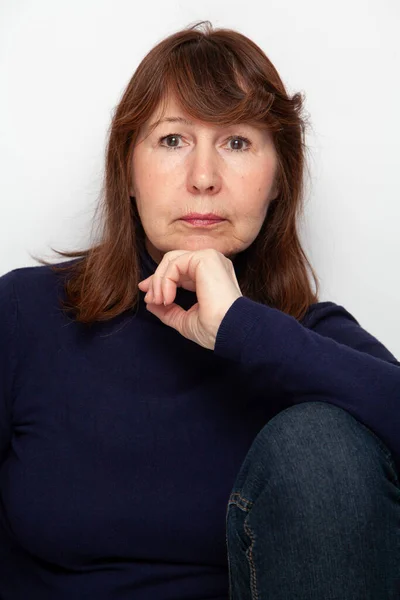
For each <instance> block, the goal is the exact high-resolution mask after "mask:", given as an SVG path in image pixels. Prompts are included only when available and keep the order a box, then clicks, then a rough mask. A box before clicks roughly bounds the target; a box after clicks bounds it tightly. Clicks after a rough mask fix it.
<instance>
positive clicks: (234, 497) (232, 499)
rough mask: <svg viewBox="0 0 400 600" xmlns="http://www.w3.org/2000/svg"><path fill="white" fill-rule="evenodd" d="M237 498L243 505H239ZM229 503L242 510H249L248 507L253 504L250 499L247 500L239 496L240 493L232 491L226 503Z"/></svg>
mask: <svg viewBox="0 0 400 600" xmlns="http://www.w3.org/2000/svg"><path fill="white" fill-rule="evenodd" d="M237 500H239V501H241V502H243V504H244V506H241V504H240V502H238V501H237ZM229 504H235V505H236V506H237V507H238V508H241V509H242V510H244V511H246V512H248V511H249V510H250V508H251V507H252V506H253V502H251V500H247V499H246V498H244V497H243V496H241V494H240V493H239V492H234V493H233V494H231V497H230V498H229V502H228V505H229Z"/></svg>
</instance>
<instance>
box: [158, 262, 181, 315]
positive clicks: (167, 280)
mask: <svg viewBox="0 0 400 600" xmlns="http://www.w3.org/2000/svg"><path fill="white" fill-rule="evenodd" d="M173 273H177V274H176V275H175V277H173ZM179 276H180V271H179V269H178V266H177V265H176V264H175V263H170V264H169V266H168V269H167V270H166V271H165V274H164V276H163V277H162V278H161V294H162V299H163V302H164V305H165V306H167V304H170V303H171V302H173V301H174V300H175V296H176V288H177V282H178V281H179Z"/></svg>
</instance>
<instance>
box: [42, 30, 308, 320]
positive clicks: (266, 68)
mask: <svg viewBox="0 0 400 600" xmlns="http://www.w3.org/2000/svg"><path fill="white" fill-rule="evenodd" d="M203 24H204V25H205V28H204V31H201V29H200V26H201V25H203ZM169 91H171V92H172V93H175V94H176V96H177V98H179V100H180V102H181V105H182V107H183V108H184V109H185V110H186V111H187V113H188V114H189V115H191V116H192V117H193V118H195V119H199V120H203V121H205V122H210V123H217V124H221V125H224V124H230V123H239V122H240V121H253V122H256V123H259V124H260V125H261V126H267V127H268V128H269V130H270V131H271V132H272V135H273V141H274V145H275V149H276V152H277V157H278V169H277V179H276V184H277V186H278V187H277V189H278V190H279V192H278V196H277V197H276V199H275V200H273V201H272V202H271V204H270V205H269V208H268V211H267V215H266V217H265V221H264V223H263V225H262V227H261V230H260V232H259V234H258V236H257V238H256V239H255V240H254V241H253V243H252V244H251V245H250V246H249V247H248V248H247V249H246V250H245V251H244V252H242V253H240V255H241V257H242V258H241V260H245V268H244V269H242V270H241V274H240V279H239V277H238V283H239V286H240V289H241V291H242V294H243V296H246V297H248V298H250V299H252V300H255V301H257V302H260V303H263V304H266V305H269V306H271V307H273V308H277V309H279V310H281V311H283V312H284V313H286V314H289V315H291V316H293V317H295V318H296V319H302V318H303V316H304V315H305V313H306V311H307V308H308V307H309V305H310V304H312V303H314V302H317V301H318V292H319V282H318V278H317V275H316V274H315V272H314V270H313V268H312V266H311V265H310V263H309V261H308V259H307V257H306V255H305V252H304V251H303V249H302V246H301V244H300V241H299V237H298V231H297V227H298V221H299V217H300V216H302V212H303V209H304V206H303V195H304V188H305V186H304V170H305V167H306V161H305V149H306V147H305V143H304V137H305V129H306V124H307V122H306V119H305V118H304V117H303V115H302V109H303V96H302V94H301V93H296V94H295V95H293V97H289V96H288V94H287V92H286V90H285V87H284V85H283V83H282V81H281V79H280V77H279V75H278V73H277V71H276V69H275V67H274V66H273V64H272V63H271V61H270V60H269V59H268V58H267V56H266V55H265V54H264V52H263V51H262V50H261V49H260V48H259V47H258V46H257V45H256V44H255V43H254V42H253V41H251V40H250V39H248V38H247V37H245V36H244V35H242V34H240V33H238V32H236V31H233V30H231V29H213V28H212V25H211V23H210V22H209V21H200V22H198V23H196V24H195V25H193V26H189V27H187V28H185V29H183V30H181V31H178V32H177V33H175V34H173V35H170V36H169V37H167V38H165V39H164V40H162V41H161V42H159V43H158V44H157V45H156V46H155V47H154V48H153V49H152V50H151V51H150V52H149V53H148V54H147V55H146V56H145V57H144V59H143V60H142V61H141V63H140V64H139V66H138V68H137V69H136V71H135V73H134V74H133V76H132V78H131V80H130V81H129V83H128V85H127V87H126V89H125V91H124V93H123V95H122V99H121V101H120V102H119V104H118V106H117V107H116V110H115V114H114V116H113V118H112V122H111V125H110V129H109V137H108V143H107V148H106V156H105V172H104V182H103V186H102V190H101V202H100V203H99V205H98V207H97V210H99V209H100V210H101V215H100V217H101V231H100V236H99V238H100V239H99V240H98V242H96V243H92V244H90V246H91V247H89V248H88V249H85V250H77V251H69V252H65V251H64V252H63V251H58V250H54V248H52V250H53V251H54V252H56V253H57V254H59V255H61V256H64V257H68V258H78V260H72V261H67V263H61V264H58V265H55V264H51V263H49V262H48V261H46V260H44V259H40V258H36V257H34V258H35V260H37V261H38V262H39V263H41V264H43V265H48V266H50V267H51V269H52V270H53V271H54V272H63V271H66V272H67V273H68V277H66V279H65V283H64V286H65V292H66V300H65V301H64V300H61V302H62V308H63V309H65V310H67V311H72V312H73V314H74V318H75V319H76V320H77V321H79V322H82V323H93V322H95V321H107V320H109V319H112V318H113V317H115V316H117V315H119V314H120V313H122V312H123V311H126V310H130V309H132V308H135V306H138V300H139V293H140V290H139V288H138V283H139V280H140V279H139V278H140V262H139V261H140V256H139V249H140V248H141V247H143V244H144V239H145V234H144V231H143V227H142V225H141V222H140V218H139V215H138V212H137V208H136V202H135V199H134V198H131V197H130V195H129V189H130V186H131V180H132V153H133V148H134V144H135V140H136V139H137V137H138V134H139V130H140V128H141V127H142V125H144V124H145V123H147V122H148V119H149V118H150V116H151V115H152V114H153V111H154V110H156V108H157V107H158V106H159V105H161V106H163V102H164V100H165V99H166V97H167V94H168V92H169ZM160 103H161V104H160ZM95 221H96V220H94V221H93V226H94V225H95ZM92 232H93V230H92ZM307 269H309V270H310V273H311V275H312V277H313V279H314V283H315V286H316V291H315V293H314V292H313V291H312V289H311V286H310V281H309V279H308V272H307Z"/></svg>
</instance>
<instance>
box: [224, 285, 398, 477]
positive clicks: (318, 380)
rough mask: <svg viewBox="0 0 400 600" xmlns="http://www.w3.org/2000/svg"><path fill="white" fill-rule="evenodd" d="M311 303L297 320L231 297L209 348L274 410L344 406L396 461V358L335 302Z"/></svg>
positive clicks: (251, 302) (266, 307)
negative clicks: (275, 403) (274, 403)
mask: <svg viewBox="0 0 400 600" xmlns="http://www.w3.org/2000/svg"><path fill="white" fill-rule="evenodd" d="M312 307H315V308H314V309H313V310H309V313H308V314H307V315H306V317H305V318H304V319H303V322H299V321H297V320H296V319H295V318H294V317H291V316H290V315H287V314H285V313H283V312H282V311H280V310H277V309H274V308H270V307H268V306H265V305H263V304H260V303H258V302H254V301H253V300H250V299H249V298H246V297H241V298H238V299H237V300H236V301H235V302H234V303H233V304H232V306H231V307H230V309H229V310H228V312H227V313H226V315H225V317H224V319H223V321H222V323H221V325H220V327H219V330H218V334H217V339H216V344H215V349H214V352H215V353H216V354H218V355H219V356H222V357H224V358H227V359H230V360H232V361H234V362H236V363H239V364H240V369H241V370H243V373H244V374H245V376H246V377H247V378H248V385H249V390H250V392H254V393H256V394H260V393H261V394H264V395H265V398H266V401H267V398H268V396H270V397H271V398H273V396H274V395H275V396H276V397H279V398H280V399H281V400H282V402H283V406H282V402H281V403H280V406H279V410H283V409H284V408H287V407H288V406H291V405H294V404H297V403H300V402H309V401H312V400H315V401H325V402H330V403H331V404H335V405H337V406H339V407H340V408H343V409H345V410H347V411H348V412H349V413H351V414H352V415H353V416H354V417H355V418H356V419H358V420H359V421H361V422H362V423H363V424H364V425H366V426H367V427H368V428H369V429H371V430H372V431H373V432H374V433H375V434H376V435H378V437H380V438H381V439H382V441H383V442H384V443H385V444H386V445H387V447H388V448H389V450H390V451H391V452H392V454H393V458H394V460H395V462H396V463H397V466H400V363H399V362H398V361H397V360H396V358H395V357H394V356H393V355H392V354H391V353H390V352H389V351H388V350H387V349H386V348H385V347H384V346H383V345H382V344H381V343H380V342H379V341H378V340H377V339H376V338H374V337H373V336H372V335H371V334H369V333H368V332H367V331H365V330H364V329H362V328H361V327H360V325H359V323H358V322H357V321H356V319H355V318H354V317H353V316H352V315H351V314H350V313H348V312H347V311H346V310H345V309H344V308H343V307H342V306H339V305H336V304H334V303H332V302H322V303H319V304H316V305H312ZM270 392H271V394H270ZM279 410H277V412H279Z"/></svg>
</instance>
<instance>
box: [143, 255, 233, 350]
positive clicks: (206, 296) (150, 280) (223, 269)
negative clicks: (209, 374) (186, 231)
mask: <svg viewBox="0 0 400 600" xmlns="http://www.w3.org/2000/svg"><path fill="white" fill-rule="evenodd" d="M177 287H183V288H184V289H185V290H190V291H191V292H196V296H197V300H198V302H196V304H194V305H193V306H192V307H191V308H190V309H189V310H187V311H186V310H184V309H183V308H181V307H180V306H179V305H178V304H176V303H174V299H175V296H176V289H177ZM139 289H141V290H142V292H147V293H146V296H145V298H144V299H145V302H147V303H148V304H147V307H146V308H147V310H149V311H150V312H151V313H153V314H154V315H155V316H156V317H158V318H159V319H160V321H162V322H163V323H165V324H166V325H168V326H169V327H173V328H174V329H176V331H178V332H179V333H180V334H181V335H183V336H184V337H185V338H187V339H189V340H192V341H193V342H195V343H196V344H199V345H200V346H203V348H207V349H209V350H214V347H215V340H216V337H217V332H218V328H219V326H220V324H221V322H222V319H223V318H224V316H225V315H226V313H227V312H228V309H229V308H230V307H231V306H232V304H233V303H234V302H235V300H237V299H238V298H240V297H241V296H242V295H243V294H242V293H241V291H240V288H239V284H238V282H237V279H236V274H235V269H234V266H233V263H232V261H231V260H230V259H229V258H226V256H224V254H222V253H221V252H218V251H217V250H214V249H213V248H207V249H205V250H196V251H194V252H192V251H188V250H172V251H171V252H166V253H165V254H164V256H163V258H162V260H161V262H160V264H159V265H158V267H157V269H156V270H155V272H154V274H153V275H150V277H147V279H143V281H140V282H139ZM164 305H165V306H164Z"/></svg>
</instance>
